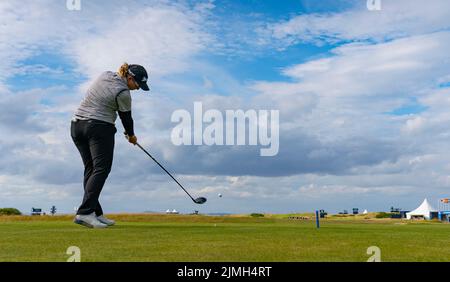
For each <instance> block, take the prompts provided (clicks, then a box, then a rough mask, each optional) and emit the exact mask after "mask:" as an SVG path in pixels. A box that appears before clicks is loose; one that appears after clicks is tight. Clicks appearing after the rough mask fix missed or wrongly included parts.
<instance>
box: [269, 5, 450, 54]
mask: <svg viewBox="0 0 450 282" xmlns="http://www.w3.org/2000/svg"><path fill="white" fill-rule="evenodd" d="M364 2H365V1H364ZM449 18H450V3H449V2H448V1H445V0H433V1H428V2H426V3H425V2H423V1H420V0H396V1H383V5H382V10H381V11H378V12H373V11H369V10H368V9H366V7H365V5H358V6H357V7H355V8H353V9H350V10H347V11H345V12H340V13H322V14H304V15H299V16H294V17H292V18H291V19H289V20H287V21H282V22H278V23H274V24H268V25H267V27H266V28H264V29H261V30H260V34H261V35H262V36H263V37H269V38H271V39H268V40H267V41H268V42H271V43H272V44H275V45H277V46H279V47H280V48H285V47H286V46H289V45H292V44H297V43H300V42H314V43H316V44H319V45H320V44H323V43H324V42H329V43H336V42H341V41H377V42H382V41H385V40H390V39H396V38H403V37H408V36H414V35H420V34H426V33H431V32H436V31H441V30H445V29H448V28H449V27H450V23H449V21H448V19H449Z"/></svg>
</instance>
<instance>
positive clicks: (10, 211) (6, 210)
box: [0, 208, 22, 215]
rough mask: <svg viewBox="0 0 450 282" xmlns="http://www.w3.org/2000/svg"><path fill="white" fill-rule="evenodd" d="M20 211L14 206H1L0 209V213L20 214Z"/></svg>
mask: <svg viewBox="0 0 450 282" xmlns="http://www.w3.org/2000/svg"><path fill="white" fill-rule="evenodd" d="M21 214H22V213H21V212H20V211H19V210H18V209H15V208H3V209H0V215H21Z"/></svg>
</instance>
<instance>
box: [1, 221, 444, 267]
mask: <svg viewBox="0 0 450 282" xmlns="http://www.w3.org/2000/svg"><path fill="white" fill-rule="evenodd" d="M111 218H113V219H116V220H118V224H117V226H114V227H112V228H108V229H105V230H93V229H88V228H85V227H82V226H79V225H75V224H74V223H72V221H71V219H72V217H71V216H57V217H49V216H46V217H10V216H7V217H5V216H3V217H0V261H57V262H58V261H61V262H62V261H66V260H67V259H68V258H69V255H67V254H66V250H67V248H68V247H70V246H77V247H79V248H80V250H81V261H85V262H88V261H158V262H164V261H178V262H207V261H213V262H230V261H237V262H241V261H245V262H261V261H264V262H272V261H356V262H364V261H367V259H368V258H369V255H367V254H366V252H367V248H368V247H370V246H377V247H379V248H380V249H381V260H382V261H450V225H449V224H442V223H434V222H423V223H422V222H421V223H418V222H411V223H410V222H405V221H400V220H375V219H372V220H368V219H362V218H360V219H354V220H348V219H346V220H339V219H328V220H323V221H322V222H321V228H320V229H316V228H315V222H314V220H306V221H303V220H288V219H285V218H286V217H282V216H272V217H271V216H266V217H264V218H252V217H249V216H240V217H236V216H224V217H212V216H201V215H196V216H195V215H193V216H185V215H172V216H168V215H113V216H111Z"/></svg>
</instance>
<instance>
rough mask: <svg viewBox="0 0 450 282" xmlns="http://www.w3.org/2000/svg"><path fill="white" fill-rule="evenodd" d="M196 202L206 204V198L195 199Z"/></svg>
mask: <svg viewBox="0 0 450 282" xmlns="http://www.w3.org/2000/svg"><path fill="white" fill-rule="evenodd" d="M194 202H195V203H196V204H200V205H201V204H204V203H205V202H206V198H203V197H200V198H197V199H195V200H194Z"/></svg>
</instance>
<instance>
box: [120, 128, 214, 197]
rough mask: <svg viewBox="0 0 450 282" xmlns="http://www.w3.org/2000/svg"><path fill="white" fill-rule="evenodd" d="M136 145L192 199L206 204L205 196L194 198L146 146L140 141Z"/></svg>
mask: <svg viewBox="0 0 450 282" xmlns="http://www.w3.org/2000/svg"><path fill="white" fill-rule="evenodd" d="M125 138H127V140H128V135H127V134H125ZM136 145H137V146H138V147H139V148H141V150H142V151H144V153H146V154H147V155H148V156H149V157H150V158H151V159H152V160H153V161H154V162H155V163H156V164H157V165H159V167H160V168H162V169H163V170H164V171H165V172H166V173H167V174H168V175H169V176H170V177H172V179H173V180H174V181H175V182H176V183H177V184H178V185H179V186H180V187H181V189H183V191H184V192H186V194H188V196H189V197H190V198H191V199H192V201H194V203H196V204H204V203H205V202H206V198H204V197H199V198H197V199H194V198H192V196H191V195H190V194H189V193H188V191H186V189H184V187H183V185H181V184H180V183H179V182H178V181H177V180H176V179H175V177H173V176H172V174H170V172H168V171H167V169H165V168H164V167H163V166H162V165H161V164H160V163H159V162H158V161H157V160H156V159H155V158H154V157H153V156H152V155H150V153H149V152H147V151H146V150H145V149H144V148H142V146H141V145H140V144H139V143H136Z"/></svg>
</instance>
